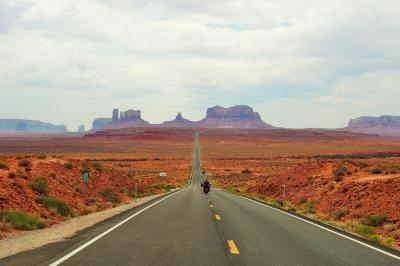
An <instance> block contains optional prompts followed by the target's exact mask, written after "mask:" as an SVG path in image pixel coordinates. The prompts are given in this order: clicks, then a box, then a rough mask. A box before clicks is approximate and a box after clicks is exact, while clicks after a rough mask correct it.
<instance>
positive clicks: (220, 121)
mask: <svg viewBox="0 0 400 266" xmlns="http://www.w3.org/2000/svg"><path fill="white" fill-rule="evenodd" d="M197 125H198V126H199V127H204V128H273V127H272V126H271V125H269V124H267V123H265V122H264V121H262V120H261V117H260V114H259V113H257V112H254V111H253V109H252V108H251V107H250V106H247V105H236V106H232V107H229V108H224V107H221V106H215V107H212V108H208V110H207V114H206V118H204V119H203V120H201V121H199V122H197Z"/></svg>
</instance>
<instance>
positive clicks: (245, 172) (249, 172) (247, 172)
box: [242, 168, 251, 174]
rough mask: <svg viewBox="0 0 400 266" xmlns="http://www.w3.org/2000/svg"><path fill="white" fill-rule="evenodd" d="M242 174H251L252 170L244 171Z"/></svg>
mask: <svg viewBox="0 0 400 266" xmlns="http://www.w3.org/2000/svg"><path fill="white" fill-rule="evenodd" d="M242 174H251V171H250V169H248V168H246V169H243V170H242Z"/></svg>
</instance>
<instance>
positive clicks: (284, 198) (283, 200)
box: [282, 185, 286, 206]
mask: <svg viewBox="0 0 400 266" xmlns="http://www.w3.org/2000/svg"><path fill="white" fill-rule="evenodd" d="M282 187H283V191H282V205H283V206H285V205H286V185H282Z"/></svg>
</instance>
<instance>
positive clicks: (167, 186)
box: [152, 183, 175, 190]
mask: <svg viewBox="0 0 400 266" xmlns="http://www.w3.org/2000/svg"><path fill="white" fill-rule="evenodd" d="M152 187H153V188H155V189H166V190H171V189H174V188H175V185H173V184H167V183H156V184H153V185H152Z"/></svg>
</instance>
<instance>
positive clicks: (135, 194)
mask: <svg viewBox="0 0 400 266" xmlns="http://www.w3.org/2000/svg"><path fill="white" fill-rule="evenodd" d="M135 202H137V183H135Z"/></svg>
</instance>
